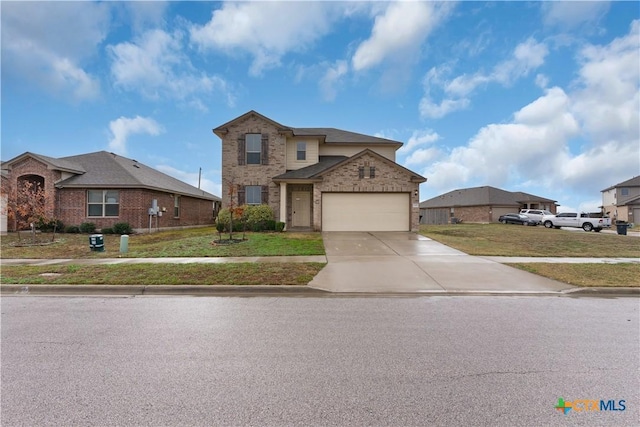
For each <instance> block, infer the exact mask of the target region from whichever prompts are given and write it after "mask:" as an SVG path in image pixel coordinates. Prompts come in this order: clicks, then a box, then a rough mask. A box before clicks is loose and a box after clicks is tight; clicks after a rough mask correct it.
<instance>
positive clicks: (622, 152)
mask: <svg viewBox="0 0 640 427" xmlns="http://www.w3.org/2000/svg"><path fill="white" fill-rule="evenodd" d="M639 35H640V21H634V22H633V24H632V25H631V28H630V31H629V33H628V34H627V35H626V36H624V37H620V38H618V39H615V40H613V41H612V42H611V43H609V44H608V45H605V46H593V45H589V46H585V47H584V49H583V50H582V51H581V53H580V56H579V61H580V65H581V67H580V69H579V72H578V77H577V78H576V79H575V80H574V81H573V82H571V83H570V84H569V87H570V88H571V89H572V91H570V92H565V90H563V89H562V88H559V87H551V88H549V89H546V90H545V94H544V95H543V96H541V97H539V98H538V99H536V100H535V101H533V102H531V103H530V104H528V105H526V106H524V107H523V108H521V109H520V110H519V111H517V112H515V113H514V115H513V120H512V121H511V122H510V123H505V124H490V125H487V126H484V127H483V128H482V129H480V130H479V131H478V132H477V133H476V135H475V136H474V137H473V138H471V139H470V140H469V142H468V144H467V145H465V146H461V147H457V148H455V149H453V150H452V151H451V152H450V153H449V154H448V155H446V156H444V157H440V158H438V159H437V161H436V162H434V163H433V164H432V165H430V166H428V167H426V168H424V170H422V174H423V175H425V176H426V177H428V178H429V181H428V183H427V185H428V187H429V188H434V189H437V190H441V191H446V190H450V189H452V188H459V187H463V186H468V185H469V184H473V185H494V186H498V187H500V186H503V185H509V186H510V187H513V186H514V185H516V186H522V185H524V184H526V185H533V184H537V185H538V188H546V189H547V191H552V192H554V193H560V192H563V193H564V192H570V191H574V192H576V194H579V195H583V196H584V197H588V198H589V199H587V200H595V199H596V198H597V197H598V195H599V192H600V190H601V189H602V188H605V187H606V186H608V185H612V184H614V183H616V182H621V181H623V180H626V179H629V178H630V177H633V176H635V175H637V174H638V170H640V122H639V117H640V69H639V68H638V66H637V65H638V63H640V37H639ZM577 144H581V145H580V146H577ZM582 203H583V205H581V206H583V207H591V205H592V204H593V203H592V202H582ZM579 204H580V203H579V201H578V202H575V205H579ZM589 210H590V209H589Z"/></svg>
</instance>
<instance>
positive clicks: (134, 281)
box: [0, 262, 326, 286]
mask: <svg viewBox="0 0 640 427" xmlns="http://www.w3.org/2000/svg"><path fill="white" fill-rule="evenodd" d="M325 265H326V264H323V263H310V262H309V263H291V264H288V263H286V264H285V263H234V264H199V263H193V264H110V265H109V264H107V265H90V266H84V265H83V266H79V265H51V266H10V267H3V268H2V273H0V281H1V282H2V283H3V284H29V285H37V284H50V285H51V284H65V285H66V284H70V285H103V284H104V285H176V286H179V285H212V286H215V285H238V286H247V285H306V284H307V283H309V282H310V281H311V280H312V279H313V278H314V276H315V275H316V274H318V272H319V271H320V270H322V268H323V267H324V266H325Z"/></svg>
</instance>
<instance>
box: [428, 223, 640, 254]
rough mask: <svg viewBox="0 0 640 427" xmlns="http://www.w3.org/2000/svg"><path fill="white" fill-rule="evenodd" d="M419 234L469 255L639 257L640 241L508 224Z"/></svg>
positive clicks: (436, 227)
mask: <svg viewBox="0 0 640 427" xmlns="http://www.w3.org/2000/svg"><path fill="white" fill-rule="evenodd" d="M420 234H422V235H424V236H427V237H429V238H431V239H433V240H436V241H438V242H440V243H444V244H445V245H447V246H450V247H452V248H455V249H458V250H460V251H462V252H465V253H468V254H470V255H482V256H533V257H545V256H549V257H605V258H607V257H611V258H613V257H623V258H638V257H640V239H638V238H637V237H632V236H618V235H616V234H605V233H594V232H591V233H586V232H584V231H582V230H580V231H566V230H555V229H547V228H544V227H541V226H538V227H523V226H518V225H505V224H456V225H428V226H425V225H423V226H421V227H420Z"/></svg>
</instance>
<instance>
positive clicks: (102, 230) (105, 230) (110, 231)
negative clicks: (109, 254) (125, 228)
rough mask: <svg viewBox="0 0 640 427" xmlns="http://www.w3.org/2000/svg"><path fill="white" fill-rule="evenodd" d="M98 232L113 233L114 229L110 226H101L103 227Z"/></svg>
mask: <svg viewBox="0 0 640 427" xmlns="http://www.w3.org/2000/svg"><path fill="white" fill-rule="evenodd" d="M100 232H101V233H102V234H113V233H114V230H113V228H111V227H103V228H102V229H101V230H100Z"/></svg>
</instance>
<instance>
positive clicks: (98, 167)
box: [55, 151, 220, 200]
mask: <svg viewBox="0 0 640 427" xmlns="http://www.w3.org/2000/svg"><path fill="white" fill-rule="evenodd" d="M55 160H58V161H62V162H64V163H69V164H76V165H80V166H81V167H82V168H83V170H85V171H86V172H85V173H83V174H81V175H75V176H73V177H71V178H68V179H66V180H64V181H61V182H59V183H58V184H57V186H59V187H108V188H148V189H153V190H159V191H167V192H171V193H176V194H180V195H185V196H191V197H197V198H200V199H206V200H220V198H219V197H217V196H214V195H213V194H210V193H207V192H206V191H203V190H200V189H198V188H196V187H194V186H192V185H189V184H187V183H186V182H182V181H180V180H179V179H176V178H173V177H171V176H169V175H166V174H164V173H162V172H160V171H158V170H155V169H153V168H150V167H149V166H147V165H144V164H142V163H139V162H136V161H135V160H132V159H128V158H126V157H122V156H119V155H116V154H113V153H108V152H106V151H98V152H95V153H88V154H81V155H78V156H70V157H63V158H60V159H55Z"/></svg>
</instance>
